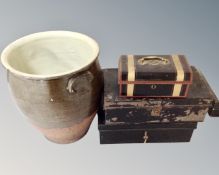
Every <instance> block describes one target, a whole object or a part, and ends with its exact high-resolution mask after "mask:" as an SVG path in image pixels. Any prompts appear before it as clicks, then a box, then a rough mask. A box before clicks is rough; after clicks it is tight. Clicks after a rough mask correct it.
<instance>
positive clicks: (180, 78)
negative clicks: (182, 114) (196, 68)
mask: <svg viewBox="0 0 219 175" xmlns="http://www.w3.org/2000/svg"><path fill="white" fill-rule="evenodd" d="M192 78H193V74H192V70H191V68H190V66H189V64H188V62H187V59H186V57H185V56H184V55H176V54H174V55H122V56H121V57H120V59H119V69H118V83H119V85H120V86H119V89H120V96H124V97H171V98H176V97H181V98H182V97H186V96H187V94H188V90H189V85H190V84H191V83H192Z"/></svg>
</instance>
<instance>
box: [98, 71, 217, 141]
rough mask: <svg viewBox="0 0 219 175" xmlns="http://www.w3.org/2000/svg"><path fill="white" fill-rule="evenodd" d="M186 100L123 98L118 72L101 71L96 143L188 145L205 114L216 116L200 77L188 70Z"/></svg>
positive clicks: (213, 99)
mask: <svg viewBox="0 0 219 175" xmlns="http://www.w3.org/2000/svg"><path fill="white" fill-rule="evenodd" d="M191 71H192V74H193V83H192V84H191V85H190V88H189V90H188V96H187V98H124V97H121V96H120V95H119V92H120V91H119V84H118V76H117V75H118V69H104V70H103V74H104V92H103V96H102V101H101V104H100V108H99V112H98V117H99V123H98V126H99V131H100V143H101V144H105V143H107V144H109V143H144V142H188V141H189V140H190V138H191V136H192V133H193V130H194V129H196V126H197V122H202V121H204V118H205V115H206V114H207V113H209V114H210V115H212V116H218V108H217V106H218V100H217V97H216V95H215V94H214V92H213V91H212V89H211V88H210V86H209V84H208V83H207V81H206V79H205V78H204V76H203V75H202V74H201V73H200V71H198V70H197V69H196V68H195V67H191Z"/></svg>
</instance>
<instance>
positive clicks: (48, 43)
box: [1, 31, 99, 77]
mask: <svg viewBox="0 0 219 175" xmlns="http://www.w3.org/2000/svg"><path fill="white" fill-rule="evenodd" d="M98 52H99V47H98V45H97V43H96V42H95V41H94V40H93V39H92V38H90V37H88V36H86V35H83V34H80V33H75V32H68V31H50V32H41V33H36V34H31V35H28V36H26V37H23V38H21V39H18V40H16V41H15V42H13V43H12V44H10V45H9V46H8V47H6V49H5V50H4V51H3V53H2V56H1V57H2V63H3V65H4V66H5V67H6V68H8V69H9V70H11V71H12V72H13V71H14V72H15V73H19V74H23V75H29V76H33V77H43V76H44V77H50V76H59V75H62V74H66V73H70V72H75V71H78V70H80V69H82V68H83V67H86V66H87V65H89V64H90V63H92V62H93V61H94V60H95V59H96V57H97V56H98Z"/></svg>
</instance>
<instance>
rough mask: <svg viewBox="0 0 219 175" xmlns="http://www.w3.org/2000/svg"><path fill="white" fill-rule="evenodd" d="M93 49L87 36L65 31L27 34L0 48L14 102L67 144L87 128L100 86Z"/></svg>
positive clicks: (44, 130)
mask: <svg viewBox="0 0 219 175" xmlns="http://www.w3.org/2000/svg"><path fill="white" fill-rule="evenodd" d="M98 54H99V47H98V44H97V43H96V42H95V41H94V40H93V39H92V38H90V37H88V36H86V35H84V34H80V33H75V32H69V31H48V32H40V33H35V34H31V35H28V36H25V37H23V38H20V39H18V40H16V41H14V42H13V43H11V44H10V45H8V46H7V47H6V48H5V49H4V50H3V52H2V54H1V61H2V64H3V66H4V67H5V68H6V69H7V76H8V83H9V86H10V88H11V91H12V94H13V96H14V98H15V100H16V103H17V105H18V107H19V108H20V109H21V111H22V112H23V113H24V114H25V116H27V118H28V119H29V121H30V122H31V123H32V124H33V125H34V126H35V127H36V128H38V129H39V130H40V131H41V132H42V133H43V134H44V135H45V137H46V138H48V139H49V140H51V141H53V142H56V143H71V142H74V141H77V140H78V139H80V138H81V137H83V136H84V135H85V134H86V132H87V131H88V129H89V126H90V124H91V122H92V120H93V118H94V116H95V114H96V110H97V106H98V102H99V98H100V93H101V89H102V86H103V77H102V73H101V69H100V65H99V62H98Z"/></svg>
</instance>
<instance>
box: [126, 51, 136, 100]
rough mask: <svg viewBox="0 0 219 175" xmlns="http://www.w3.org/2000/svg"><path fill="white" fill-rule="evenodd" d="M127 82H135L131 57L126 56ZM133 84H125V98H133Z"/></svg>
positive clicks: (132, 58)
mask: <svg viewBox="0 0 219 175" xmlns="http://www.w3.org/2000/svg"><path fill="white" fill-rule="evenodd" d="M128 81H135V65H134V57H133V55H128ZM133 92H134V84H130V83H128V84H127V96H133Z"/></svg>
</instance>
